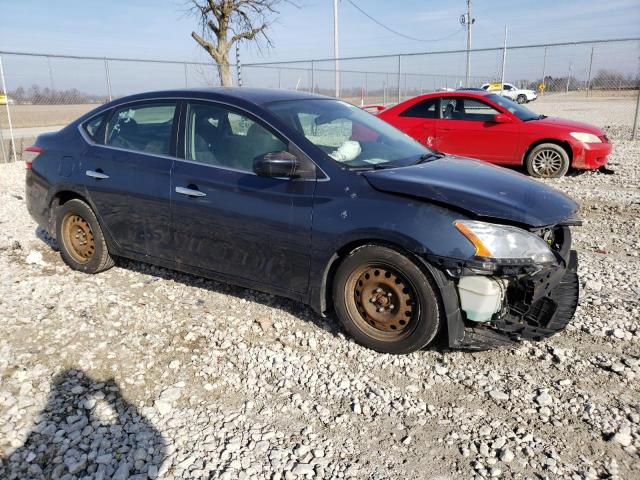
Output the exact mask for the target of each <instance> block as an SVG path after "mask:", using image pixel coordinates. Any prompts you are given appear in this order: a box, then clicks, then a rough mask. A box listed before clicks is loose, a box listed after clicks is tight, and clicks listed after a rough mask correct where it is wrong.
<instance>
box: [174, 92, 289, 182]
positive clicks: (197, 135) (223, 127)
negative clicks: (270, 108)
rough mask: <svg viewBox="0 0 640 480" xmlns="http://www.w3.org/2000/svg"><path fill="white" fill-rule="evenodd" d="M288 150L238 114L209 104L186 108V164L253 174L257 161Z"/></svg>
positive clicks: (252, 122) (262, 127)
mask: <svg viewBox="0 0 640 480" xmlns="http://www.w3.org/2000/svg"><path fill="white" fill-rule="evenodd" d="M287 150H288V144H287V143H286V142H284V141H283V140H281V139H280V138H279V137H277V136H276V135H274V134H273V133H271V131H270V130H268V129H267V128H265V127H264V126H262V125H261V124H259V123H258V122H255V121H254V120H252V119H251V118H249V117H248V116H246V115H243V114H241V113H239V112H235V111H230V110H228V109H226V108H225V107H222V106H218V105H215V104H208V103H195V102H194V103H190V104H189V106H188V108H187V122H186V129H185V158H186V159H187V160H192V161H196V162H199V163H205V164H209V165H212V166H220V167H225V168H232V169H234V170H242V171H246V172H252V171H253V161H254V159H255V158H256V157H259V156H262V155H265V154H267V153H272V152H283V151H287Z"/></svg>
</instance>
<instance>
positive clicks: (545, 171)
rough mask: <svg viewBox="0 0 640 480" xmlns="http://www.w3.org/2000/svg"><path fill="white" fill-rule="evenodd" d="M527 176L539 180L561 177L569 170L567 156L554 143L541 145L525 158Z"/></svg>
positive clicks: (563, 150) (562, 149)
mask: <svg viewBox="0 0 640 480" xmlns="http://www.w3.org/2000/svg"><path fill="white" fill-rule="evenodd" d="M525 163H526V167H527V172H529V175H531V176H533V177H541V178H557V177H562V176H563V175H565V174H566V173H567V171H568V170H569V155H567V152H566V151H565V149H564V148H562V147H561V146H560V145H556V144H555V143H541V144H540V145H537V146H536V147H535V148H533V149H531V151H530V152H529V154H528V155H527V158H526V161H525Z"/></svg>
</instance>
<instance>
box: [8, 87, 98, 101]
mask: <svg viewBox="0 0 640 480" xmlns="http://www.w3.org/2000/svg"><path fill="white" fill-rule="evenodd" d="M9 99H11V100H12V101H13V103H18V104H27V105H58V104H67V105H69V104H75V103H78V104H80V103H104V102H106V101H107V100H108V98H107V97H106V96H105V95H94V94H91V93H86V92H82V91H80V90H78V89H77V88H69V89H66V90H57V89H55V88H49V87H45V88H41V87H40V86H39V85H32V86H31V87H29V88H24V87H18V88H16V89H15V90H13V91H9Z"/></svg>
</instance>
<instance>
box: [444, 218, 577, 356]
mask: <svg viewBox="0 0 640 480" xmlns="http://www.w3.org/2000/svg"><path fill="white" fill-rule="evenodd" d="M579 224H580V222H579V221H578V220H575V219H571V220H567V221H565V222H562V223H560V224H557V225H554V226H550V227H544V228H537V229H531V230H527V229H522V228H518V227H514V226H507V225H499V224H493V223H488V222H480V221H464V220H462V221H458V222H456V223H455V226H456V228H457V230H458V231H459V232H460V233H461V234H462V235H464V236H465V237H466V238H467V239H468V240H469V241H470V242H471V243H472V244H473V245H474V246H475V248H476V253H475V255H474V256H473V257H471V258H470V259H468V260H466V261H464V262H461V261H458V262H451V261H449V262H447V261H443V259H440V260H439V263H440V266H441V268H444V269H445V271H446V272H447V274H448V275H449V276H450V278H452V279H453V280H454V283H455V285H456V288H457V294H458V301H459V309H457V311H456V312H455V313H454V314H449V315H448V316H447V317H448V318H447V327H448V337H449V338H448V341H449V346H450V347H451V348H459V349H466V350H484V349H488V348H492V347H496V346H509V345H513V344H514V343H517V342H518V341H520V340H539V339H542V338H545V337H549V336H551V335H553V334H555V333H557V332H559V331H562V330H564V329H565V328H566V326H567V325H568V323H569V322H570V321H571V319H572V318H573V315H574V313H575V310H576V307H577V305H578V294H579V281H578V275H577V267H578V257H577V253H576V251H575V250H571V231H570V226H573V225H579Z"/></svg>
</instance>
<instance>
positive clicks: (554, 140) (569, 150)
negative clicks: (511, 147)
mask: <svg viewBox="0 0 640 480" xmlns="http://www.w3.org/2000/svg"><path fill="white" fill-rule="evenodd" d="M543 143H553V144H555V145H558V146H559V147H560V148H562V149H563V150H564V151H565V152H566V153H567V155H568V156H569V168H571V167H572V166H573V149H572V148H571V144H570V143H569V142H567V141H566V140H560V139H559V138H542V139H540V140H536V141H535V142H533V143H531V144H530V145H529V146H528V147H527V149H526V150H525V152H524V155H522V165H526V162H527V157H528V156H529V154H530V153H531V151H532V150H533V149H534V148H536V147H537V146H538V145H542V144H543Z"/></svg>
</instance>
